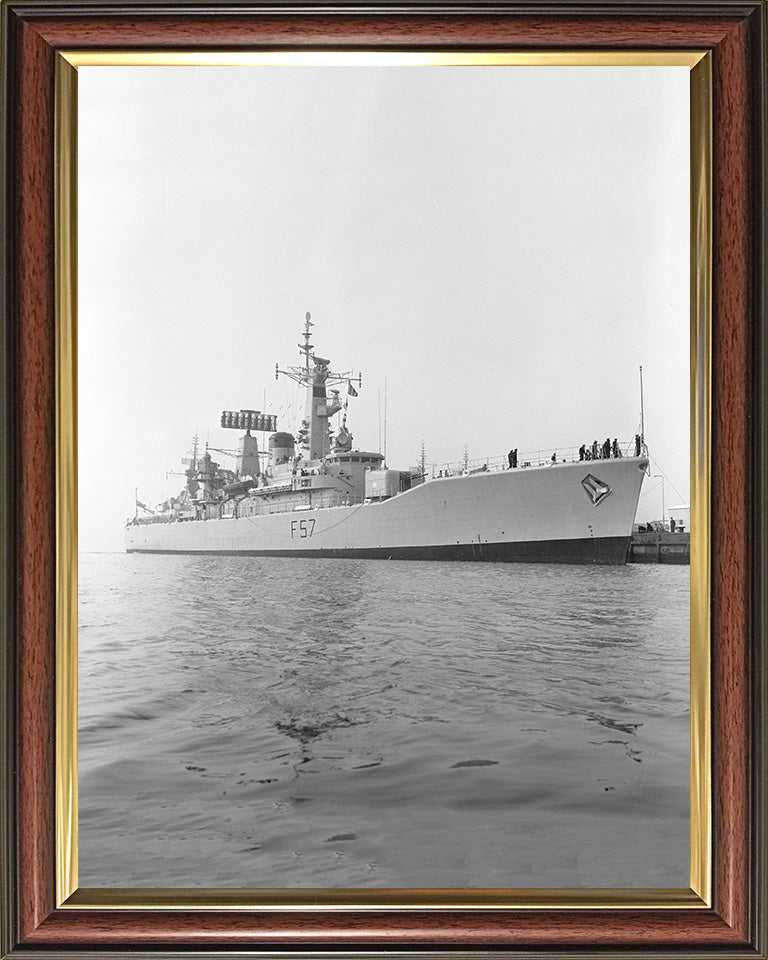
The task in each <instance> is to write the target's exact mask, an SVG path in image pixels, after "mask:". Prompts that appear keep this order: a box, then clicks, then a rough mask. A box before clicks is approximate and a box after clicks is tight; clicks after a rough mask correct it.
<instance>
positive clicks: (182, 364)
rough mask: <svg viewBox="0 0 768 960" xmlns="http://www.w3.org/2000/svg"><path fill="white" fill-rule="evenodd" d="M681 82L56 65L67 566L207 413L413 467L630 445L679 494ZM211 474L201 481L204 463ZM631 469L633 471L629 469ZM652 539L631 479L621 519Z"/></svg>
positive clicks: (213, 426) (149, 490)
mask: <svg viewBox="0 0 768 960" xmlns="http://www.w3.org/2000/svg"><path fill="white" fill-rule="evenodd" d="M688 84H689V70H688V68H687V67H489V66H482V67H389V68H388V67H348V68H343V67H305V68H302V67H81V68H80V69H79V110H80V113H79V117H80V120H79V143H78V149H79V196H78V202H79V364H80V366H79V391H80V392H79V457H80V459H79V491H80V513H79V518H80V519H79V523H80V548H81V549H82V550H121V549H122V548H123V523H124V520H125V518H126V517H127V516H129V515H132V514H133V500H134V487H138V489H139V497H140V498H141V499H142V500H143V501H145V502H152V503H154V502H157V501H158V500H159V499H162V498H165V497H167V496H168V495H169V494H171V493H174V492H177V491H178V490H179V489H180V488H181V486H182V485H183V478H182V477H179V476H170V477H167V478H166V474H167V473H168V472H169V471H180V470H181V464H180V460H181V457H182V456H184V455H186V453H187V451H188V450H189V449H190V446H191V438H192V435H193V434H194V433H195V431H196V430H197V431H198V432H199V434H200V437H201V439H202V441H205V440H206V439H208V440H209V442H210V444H211V445H212V446H214V447H221V448H232V447H234V446H236V439H237V433H236V432H234V431H225V430H221V429H220V428H219V426H218V423H219V416H220V413H221V411H222V410H223V409H235V410H236V409H240V408H241V407H245V408H254V409H262V410H263V409H265V391H266V409H267V410H268V411H270V412H274V413H277V414H278V418H279V424H278V425H279V428H280V429H285V430H291V431H293V430H295V428H296V427H297V422H298V419H299V418H300V416H301V411H302V409H303V397H301V398H300V397H299V396H298V393H297V388H296V387H295V385H293V384H292V383H289V382H288V383H287V382H286V381H284V380H282V381H281V382H279V383H277V382H275V379H274V367H275V362H276V361H277V362H279V363H280V365H281V366H284V365H287V364H292V363H298V362H299V358H298V351H297V344H298V342H299V337H300V333H301V330H302V326H303V319H304V314H305V312H306V311H308V310H309V311H311V313H312V317H313V320H314V321H315V323H316V326H315V328H314V331H313V340H314V343H315V346H316V349H317V351H318V353H319V354H320V355H321V356H324V357H327V358H330V359H331V361H332V364H333V368H334V369H343V370H347V369H354V370H355V372H358V371H362V374H363V387H362V389H361V390H360V395H359V397H358V398H357V399H354V400H352V401H351V403H350V412H349V426H350V428H351V431H352V433H353V435H354V437H355V445H356V446H359V447H361V448H364V449H368V450H375V449H377V447H378V436H379V395H380V396H381V406H382V408H383V404H384V384H385V379H386V386H387V459H388V461H389V463H390V465H391V466H393V467H396V468H405V467H408V466H409V465H412V464H416V463H417V462H418V460H419V454H420V446H421V442H422V440H423V441H424V443H425V445H426V454H427V460H428V461H429V462H445V461H449V460H459V459H461V457H462V455H463V451H464V447H465V445H466V446H467V447H468V450H469V456H470V457H471V458H481V457H488V456H498V455H501V454H505V453H506V451H507V450H509V448H510V447H513V446H514V447H518V448H519V449H520V450H521V451H523V450H533V449H537V448H550V447H560V448H565V447H570V446H578V445H579V444H580V443H583V442H591V441H592V440H593V439H595V438H597V439H598V440H602V439H604V438H605V437H606V436H610V437H611V438H613V437H614V436H616V437H618V438H619V439H626V440H628V439H630V438H631V437H632V436H633V435H634V433H635V431H636V429H637V427H638V424H639V420H640V394H639V384H638V366H639V365H640V364H642V365H643V370H644V378H645V407H646V438H647V441H648V444H649V447H650V452H651V455H652V457H653V458H654V461H655V463H654V470H653V472H654V473H659V472H660V470H659V469H658V467H660V468H661V470H663V471H664V473H665V474H666V476H667V478H668V482H667V484H666V491H665V492H666V502H667V506H669V505H670V504H673V503H679V502H681V501H683V502H688V496H689V493H688V491H689V395H688V390H689V202H688V193H689V189H688V184H689V172H688V163H689V139H688V137H689V121H688ZM214 458H215V459H219V460H220V462H222V464H223V465H226V466H231V464H232V462H231V460H229V459H228V458H226V457H223V456H221V455H218V454H214ZM656 465H658V467H657V466H656ZM660 516H661V485H660V481H659V480H656V479H652V480H648V481H646V485H645V486H644V492H643V495H642V498H641V501H640V510H639V513H638V519H639V520H646V519H651V518H656V517H660Z"/></svg>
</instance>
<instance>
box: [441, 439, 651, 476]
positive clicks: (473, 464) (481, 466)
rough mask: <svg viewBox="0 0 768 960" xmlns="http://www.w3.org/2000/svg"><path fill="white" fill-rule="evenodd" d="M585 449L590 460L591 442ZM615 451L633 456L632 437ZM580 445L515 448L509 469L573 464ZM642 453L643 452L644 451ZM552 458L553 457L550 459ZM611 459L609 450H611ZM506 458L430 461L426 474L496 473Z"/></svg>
mask: <svg viewBox="0 0 768 960" xmlns="http://www.w3.org/2000/svg"><path fill="white" fill-rule="evenodd" d="M584 446H585V450H586V452H587V457H586V460H592V459H593V457H592V445H591V444H584ZM618 447H619V452H620V454H621V456H622V457H633V456H634V455H635V440H634V439H632V440H629V441H626V440H622V441H621V442H620V443H619V444H618ZM580 449H581V447H580V446H579V447H567V446H563V447H549V448H548V449H542V450H519V451H518V453H517V467H516V468H511V469H518V470H524V469H526V468H528V467H546V466H549V465H550V464H554V463H576V462H578V461H579V460H580V459H581V458H580V456H579V450H580ZM644 452H645V451H644ZM597 453H598V455H597V457H596V458H594V459H597V460H604V459H607V458H605V457H603V447H602V444H601V443H598V445H597ZM553 457H554V459H553ZM609 459H611V460H613V459H614V457H613V450H611V456H610V458H609ZM509 469H510V466H509V461H508V457H506V456H497V457H483V458H480V459H469V458H468V459H467V460H459V461H454V462H453V463H431V464H428V465H427V477H428V478H431V479H433V480H437V479H440V477H461V476H465V475H466V474H471V473H484V472H486V471H492V472H497V471H501V470H509Z"/></svg>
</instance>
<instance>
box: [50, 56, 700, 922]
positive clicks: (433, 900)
mask: <svg viewBox="0 0 768 960" xmlns="http://www.w3.org/2000/svg"><path fill="white" fill-rule="evenodd" d="M81 66H102V67H109V66H220V67H223V66H274V67H278V66H315V67H323V66H349V67H353V66H518V67H520V66H561V67H562V66H685V67H688V68H689V70H690V77H691V82H690V143H691V151H690V174H691V176H690V241H691V261H690V262H691V277H690V289H691V305H690V330H691V356H690V398H691V506H692V512H691V643H690V676H691V703H690V706H691V721H690V730H691V741H690V747H691V750H690V887H689V888H688V889H685V888H680V889H668V888H663V889H641V888H638V889H618V888H617V889H594V888H591V889H587V888H584V889H581V888H576V889H560V890H555V889H547V888H540V889H534V888H525V889H496V888H494V889H480V888H466V889H465V888H457V889H448V888H442V889H383V888H379V889H354V888H353V889H320V890H318V889H293V888H281V889H273V888H225V889H208V890H195V889H182V888H179V889H173V888H166V889H153V888H139V887H135V888H120V889H118V888H78V866H77V864H78V790H77V762H78V752H77V716H78V690H77V582H78V581H77V69H78V67H81ZM712 134H713V132H712V63H711V54H710V53H709V52H708V51H703V50H700V51H695V50H694V51H691V50H679V51H674V50H665V51H655V50H629V51H623V50H622V51H618V50H617V51H610V50H608V51H579V50H573V51H570V50H569V51H564V50H551V51H546V50H545V51H535V52H533V51H525V52H515V51H509V52H496V51H491V52H487V51H476V52H474V51H464V52H450V53H445V52H435V51H429V50H424V51H407V52H402V51H401V52H398V51H393V52H373V51H277V52H273V51H258V50H251V51H162V52H160V51H109V52H96V53H93V52H89V51H59V52H57V55H56V88H55V162H56V183H55V198H54V207H55V238H56V263H55V292H56V444H55V469H56V507H55V513H56V752H55V756H56V772H55V784H56V787H55V809H56V838H55V848H56V903H57V906H58V907H60V908H64V909H80V910H85V909H102V910H104V909H122V908H126V909H128V908H130V909H134V910H135V909H142V910H218V911H221V910H246V909H250V910H254V909H256V910H265V911H269V910H280V911H285V910H303V911H306V910H311V911H313V912H314V911H328V910H338V909H344V910H346V911H349V910H376V911H397V910H403V909H408V910H431V911H434V910H445V911H448V910H472V909H477V910H488V909H505V910H510V909H516V908H517V909H526V910H531V909H535V910H547V909H558V910H562V909H564V908H567V909H588V910H595V909H611V908H613V909H665V908H666V909H680V908H690V909H702V908H708V907H710V906H711V898H712V879H711V878H712V746H711V723H712V713H711V654H710V640H711V637H710V635H711V617H710V606H709V599H710V581H711V563H710V544H711V539H710V536H711V531H710V504H711V408H712V399H711V389H712V377H711V367H712V356H711V352H712V351H711V327H712Z"/></svg>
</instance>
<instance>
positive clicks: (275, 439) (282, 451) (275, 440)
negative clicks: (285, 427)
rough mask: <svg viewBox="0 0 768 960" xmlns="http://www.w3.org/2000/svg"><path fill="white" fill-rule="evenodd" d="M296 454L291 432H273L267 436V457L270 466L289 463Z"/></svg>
mask: <svg viewBox="0 0 768 960" xmlns="http://www.w3.org/2000/svg"><path fill="white" fill-rule="evenodd" d="M295 454H296V441H295V440H294V438H293V434H292V433H273V434H272V436H271V437H270V438H269V459H270V461H271V463H272V467H273V468H274V467H278V466H280V464H283V463H290V462H291V461H292V460H293V458H294V456H295Z"/></svg>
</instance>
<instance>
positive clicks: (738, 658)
mask: <svg viewBox="0 0 768 960" xmlns="http://www.w3.org/2000/svg"><path fill="white" fill-rule="evenodd" d="M765 2H766V0H744V2H743V0H707V2H699V0H668V2H658V0H652V2H643V0H614V2H610V3H609V2H606V3H590V2H579V0H575V2H570V0H554V2H539V0H528V2H524V3H521V2H514V3H508V2H505V0H498V2H493V3H466V2H455V0H442V2H431V3H419V2H411V3H399V4H397V5H386V4H382V3H367V2H366V0H353V2H347V0H341V2H339V0H337V2H334V3H325V4H322V5H320V4H312V3H307V2H303V3H302V2H298V3H296V2H294V3H286V2H281V0H278V2H272V3H270V4H267V3H264V2H261V0H244V2H238V0H235V2H229V3H225V4H219V5H217V4H215V3H207V2H194V0H193V2H183V0H182V2H174V0H166V2H164V3H156V2H153V0H123V2H110V0H106V2H102V0H94V2H87V0H86V2H77V0H51V2H48V0H30V2H16V0H7V2H6V3H5V4H4V6H3V10H2V30H3V38H4V42H3V62H2V71H3V73H2V98H3V100H2V123H3V127H2V136H0V140H2V144H1V146H0V149H2V160H3V173H4V178H3V206H4V219H3V228H2V242H3V251H2V254H3V260H2V264H3V268H4V269H3V270H2V271H1V272H2V279H1V280H0V283H2V286H1V287H0V293H1V294H2V297H3V317H4V323H3V333H2V350H3V355H2V371H3V387H4V388H3V391H2V399H1V402H2V407H1V408H0V430H2V436H3V439H4V444H3V449H2V451H1V452H0V455H1V456H2V460H1V461H0V467H1V468H2V474H0V484H2V488H1V490H0V508H1V509H2V516H1V517H0V522H1V523H2V528H1V531H2V532H1V539H0V551H2V552H1V554H0V561H2V571H1V575H2V581H0V590H1V591H2V611H0V613H1V615H2V621H0V624H1V626H2V630H3V645H2V652H1V653H0V656H1V657H2V660H0V669H1V670H2V677H1V678H0V679H1V680H2V684H3V687H2V695H3V701H2V719H3V739H2V746H3V764H2V770H1V774H0V775H1V777H2V779H1V780H0V790H2V804H3V806H2V817H1V822H0V828H1V829H2V833H1V834H0V838H1V839H2V882H3V900H2V912H1V913H0V919H1V920H2V924H3V929H2V942H0V956H3V957H6V956H14V957H15V956H25V957H43V956H45V957H50V956H51V954H52V953H55V954H56V955H57V956H69V957H75V956H84V955H94V954H99V955H102V956H110V957H118V956H119V957H128V956H132V957H135V956H137V955H138V956H157V955H161V954H166V955H168V954H170V953H173V954H176V955H178V954H181V953H184V954H195V955H197V956H202V955H208V956H211V955H214V954H216V953H224V952H226V954H227V956H229V957H233V956H245V955H249V956H253V955H254V953H255V954H258V955H259V956H267V955H285V954H292V955H296V956H298V955H304V956H308V955H311V956H317V955H318V954H323V955H326V956H329V955H339V956H341V955H346V956H349V955H350V954H352V953H354V954H355V955H357V956H360V955H361V954H365V955H366V956H374V955H375V956H385V955H386V956H388V957H392V956H394V955H404V954H409V955H411V954H412V955H419V956H437V955H445V954H448V953H451V952H454V953H455V952H458V951H460V952H461V955H462V956H468V955H472V954H476V955H479V954H480V953H482V955H483V956H485V957H488V956H509V955H512V954H514V955H515V956H543V955H544V954H545V953H550V954H551V953H565V954H568V955H571V956H577V955H578V956H583V957H586V956H598V955H603V954H605V953H606V952H609V953H614V954H615V952H616V951H621V953H622V954H624V955H626V954H632V955H636V956H659V957H660V956H680V955H682V954H684V955H686V956H702V957H703V956H708V957H712V956H718V957H747V956H748V957H759V958H765V957H766V955H767V954H766V948H767V946H768V944H767V943H766V939H767V935H766V918H765V899H766V893H767V892H768V887H767V885H766V849H765V848H766V839H767V833H766V812H765V807H766V790H765V776H766V769H767V767H766V737H765V720H766V687H768V676H767V675H766V651H765V635H766V623H768V620H767V619H766V618H767V617H768V603H767V602H766V589H765V578H766V574H768V562H767V558H766V544H767V542H768V537H767V535H768V521H767V513H768V509H767V507H766V503H765V499H766V493H767V488H766V466H767V462H766V461H767V458H768V436H767V435H766V432H767V430H768V415H767V414H768V410H767V404H766V384H765V376H764V374H763V373H762V371H768V331H767V330H766V302H765V296H766V283H765V279H766V211H765V200H766V193H765V182H766V164H765V138H766V131H767V130H768V124H767V123H766V95H765V84H766V59H765V54H766V40H765V38H766V5H765ZM254 45H260V46H264V47H267V48H273V49H274V48H281V47H314V48H318V47H350V46H360V47H367V48H371V47H377V48H382V49H384V48H396V47H401V48H402V47H408V46H414V45H422V46H426V45H429V46H433V47H440V48H444V49H451V48H455V47H467V46H479V47H494V48H503V47H505V46H506V47H516V48H522V47H529V48H536V47H555V46H563V47H572V46H577V47H581V48H585V47H593V48H609V47H624V48H630V47H635V48H636V47H646V48H647V47H656V48H663V47H676V48H681V47H684V48H697V49H701V48H708V49H711V50H712V52H713V67H714V76H713V79H714V98H715V149H714V176H715V191H714V210H713V213H714V240H715V264H714V294H713V296H714V304H713V305H714V325H713V357H714V371H713V474H712V478H713V497H712V515H713V516H712V521H713V527H712V536H713V558H712V574H713V578H712V579H713V597H712V618H713V637H714V644H713V679H714V685H713V714H714V723H713V749H714V758H715V761H714V762H715V768H714V781H715V788H716V789H715V803H714V810H713V814H714V825H715V838H716V841H715V851H714V854H715V856H714V886H715V896H714V906H713V908H712V909H711V910H665V911H654V910H635V911H631V910H612V911H579V910H561V911H547V912H536V911H524V910H521V911H510V912H507V913H504V912H501V913H500V912H497V911H480V912H470V911H466V912H463V913H462V912H451V913H440V912H437V911H435V912H427V913H424V912H417V911H411V912H408V911H407V910H403V911H400V912H397V913H385V912H378V913H377V912H376V911H365V912H359V913H352V912H346V913H345V912H344V911H343V910H341V911H338V912H324V913H314V914H312V913H295V912H289V911H282V912H259V911H242V912H234V913H231V912H229V913H224V912H222V913H216V912H200V913H194V912H156V911H67V910H56V909H55V902H54V856H53V815H54V801H53V797H54V793H53V737H54V730H53V717H54V711H53V706H54V692H53V664H54V608H53V585H54V523H53V509H52V504H53V502H54V477H53V473H52V469H53V468H52V463H53V459H52V456H51V453H50V442H51V438H52V436H53V428H54V395H53V386H54V378H53V369H54V368H53V361H54V353H53V343H54V328H53V322H54V286H53V267H54V258H53V172H54V171H53V62H54V55H55V50H56V49H57V48H64V47H69V48H73V47H78V48H81V49H83V48H88V47H92V48H97V49H108V48H110V47H117V48H126V47H134V48H135V47H177V48H178V47H192V46H201V47H208V48H211V47H217V46H219V47H230V48H232V47H242V46H254ZM40 504H51V509H50V511H41V510H40V509H39V505H40Z"/></svg>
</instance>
